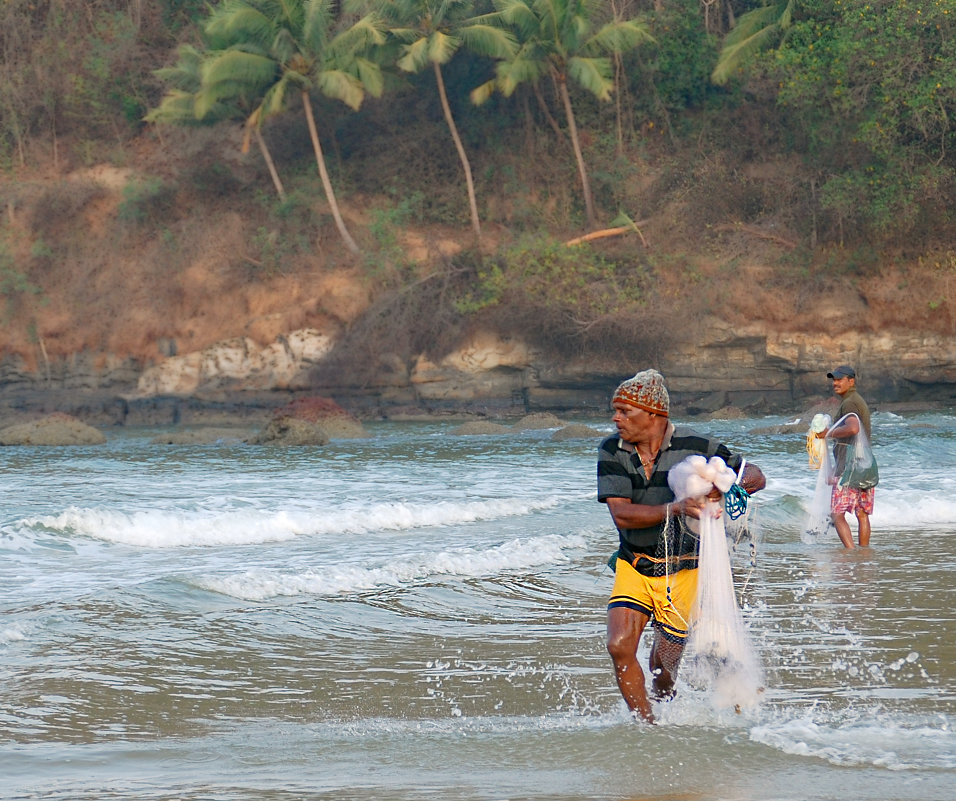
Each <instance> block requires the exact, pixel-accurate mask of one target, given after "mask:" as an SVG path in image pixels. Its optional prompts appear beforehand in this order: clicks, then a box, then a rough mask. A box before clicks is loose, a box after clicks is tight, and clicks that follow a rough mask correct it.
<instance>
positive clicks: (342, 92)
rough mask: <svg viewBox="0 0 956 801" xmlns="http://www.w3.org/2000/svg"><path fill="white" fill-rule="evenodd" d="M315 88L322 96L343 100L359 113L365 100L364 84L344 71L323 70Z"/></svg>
mask: <svg viewBox="0 0 956 801" xmlns="http://www.w3.org/2000/svg"><path fill="white" fill-rule="evenodd" d="M315 86H316V88H317V89H318V90H319V91H320V92H322V94H324V95H326V96H327V97H331V98H333V99H335V100H341V101H342V102H343V103H345V105H347V106H348V107H349V108H350V109H352V110H353V111H358V110H359V108H360V107H361V105H362V101H363V100H364V99H365V90H364V88H363V87H362V82H361V81H359V79H358V78H356V77H355V76H354V75H350V74H349V73H347V72H345V71H344V70H323V71H322V72H321V73H319V75H318V76H317V78H316V81H315Z"/></svg>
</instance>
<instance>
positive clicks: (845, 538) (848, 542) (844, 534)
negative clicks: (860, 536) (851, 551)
mask: <svg viewBox="0 0 956 801" xmlns="http://www.w3.org/2000/svg"><path fill="white" fill-rule="evenodd" d="M830 519H831V520H833V525H834V527H835V528H836V532H837V536H838V537H839V538H840V542H842V543H843V546H844V547H845V548H852V547H853V532H852V531H850V524H849V523H847V522H846V517H845V516H844V515H843V513H842V512H841V513H839V514H836V513H834V514H832V515H830Z"/></svg>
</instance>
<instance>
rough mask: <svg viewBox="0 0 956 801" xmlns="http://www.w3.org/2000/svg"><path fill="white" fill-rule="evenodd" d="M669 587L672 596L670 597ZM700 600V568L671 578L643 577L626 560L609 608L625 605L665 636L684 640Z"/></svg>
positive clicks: (620, 566) (616, 573) (617, 572)
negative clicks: (649, 620)
mask: <svg viewBox="0 0 956 801" xmlns="http://www.w3.org/2000/svg"><path fill="white" fill-rule="evenodd" d="M668 584H669V585H670V597H669V598H668V591H667V588H668ZM695 600H697V568H694V569H692V570H679V571H678V572H676V573H672V574H671V575H670V576H659V577H658V576H643V575H641V574H640V573H638V572H637V571H636V570H635V569H634V568H633V567H631V566H630V565H629V564H628V563H627V562H626V561H625V560H624V559H618V560H617V566H616V568H615V571H614V587H613V589H612V590H611V597H610V599H609V600H608V602H607V608H608V609H613V608H615V607H619V606H623V607H625V608H627V609H634V610H636V611H638V612H643V613H644V614H645V615H647V616H648V617H649V618H651V620H653V625H654V626H655V627H657V629H658V630H659V631H660V632H661V634H662V635H664V636H665V637H667V638H668V639H671V640H678V641H683V640H684V639H685V638H686V637H687V630H688V628H689V624H688V621H689V620H690V615H691V610H692V609H693V608H694V601H695Z"/></svg>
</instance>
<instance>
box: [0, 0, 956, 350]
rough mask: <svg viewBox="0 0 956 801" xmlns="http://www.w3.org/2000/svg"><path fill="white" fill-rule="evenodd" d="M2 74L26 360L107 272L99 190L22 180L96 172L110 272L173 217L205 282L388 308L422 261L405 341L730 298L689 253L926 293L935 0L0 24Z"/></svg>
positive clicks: (948, 36) (942, 76)
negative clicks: (419, 242)
mask: <svg viewBox="0 0 956 801" xmlns="http://www.w3.org/2000/svg"><path fill="white" fill-rule="evenodd" d="M386 12H388V13H386ZM283 15H286V16H283ZM549 21H551V22H554V25H550V26H549V24H546V23H548V22H549ZM738 21H742V24H746V25H747V26H749V27H747V28H746V30H745V29H744V28H737V27H736V24H737V22H738ZM321 26H325V27H324V28H323V27H321ZM735 29H736V34H735ZM549 32H550V33H549ZM741 32H744V33H746V34H747V36H746V37H744V36H742V35H741ZM728 36H729V37H730V38H728ZM735 36H736V38H735ZM549 37H551V38H549ZM730 45H733V47H734V50H733V51H732V52H731V51H730V50H729V49H728V48H729V46H730ZM0 52H2V59H0V195H2V197H0V199H2V200H3V203H4V206H5V207H6V208H7V209H8V214H7V215H6V217H5V218H4V221H3V223H2V225H0V293H2V295H3V298H4V299H5V311H4V314H5V315H6V319H7V320H17V321H18V323H19V324H20V326H21V328H23V330H25V331H29V336H30V337H32V338H33V339H34V340H36V339H37V338H41V340H42V336H43V331H42V330H41V329H42V328H43V324H42V318H43V314H42V308H43V303H44V302H45V301H44V299H45V297H48V296H50V295H51V293H52V292H53V291H54V288H55V285H56V284H57V283H64V282H69V281H71V280H72V281H73V282H74V284H75V287H74V288H75V291H76V292H77V293H79V294H82V293H83V292H85V291H87V287H88V286H89V285H90V284H89V281H88V280H85V278H88V276H90V275H94V274H98V271H101V270H102V269H103V268H104V267H105V265H106V261H104V258H105V257H103V255H102V253H101V252H100V251H102V250H103V244H102V242H100V243H99V244H98V245H97V248H98V251H97V252H96V253H94V252H93V250H92V249H90V250H86V249H84V248H85V247H86V244H85V243H84V233H85V231H86V227H85V226H84V224H83V222H82V220H83V219H84V214H88V213H90V212H91V210H92V209H94V208H97V207H98V204H101V203H102V201H103V198H102V194H103V189H102V187H101V186H99V185H97V184H96V183H95V182H90V181H85V182H84V181H81V180H72V181H71V182H65V181H60V182H59V183H56V182H52V183H51V182H50V181H49V180H46V179H48V178H49V177H50V176H51V175H52V176H74V177H75V176H76V175H77V174H78V173H79V172H80V171H82V170H83V169H91V168H94V167H96V166H97V165H104V164H105V165H111V166H112V167H114V168H117V169H128V170H130V171H131V175H132V176H133V177H132V178H131V179H130V181H129V182H128V183H127V184H126V186H125V188H124V189H123V196H122V200H121V202H120V203H119V205H118V206H117V207H116V209H115V213H114V215H113V217H112V218H111V220H110V221H109V231H108V232H107V234H106V236H108V237H109V238H110V239H109V248H108V249H115V250H116V251H120V250H124V249H125V251H126V252H128V250H129V249H130V248H133V249H136V250H137V251H138V252H139V253H140V254H141V256H142V258H143V259H147V258H154V259H155V260H156V261H155V266H154V267H153V268H151V269H152V270H154V271H155V272H156V273H159V272H160V271H161V270H166V271H169V270H173V271H175V270H176V269H179V268H184V267H185V266H186V265H188V264H189V263H190V259H193V258H195V257H196V254H197V253H199V252H200V251H201V250H202V247H203V243H204V242H206V241H208V239H209V231H208V230H206V231H205V232H204V231H203V228H202V226H201V225H200V221H197V220H196V219H195V214H196V212H197V210H201V211H202V215H203V216H204V217H205V219H206V221H207V225H209V226H211V225H216V226H218V229H219V230H224V229H225V228H228V226H226V225H225V224H224V223H223V222H222V221H223V220H228V219H232V217H230V216H229V215H239V217H240V218H241V219H242V220H243V221H244V222H243V225H242V226H241V228H242V232H241V234H237V235H236V236H237V237H239V239H238V240H237V241H240V242H241V244H240V246H239V247H236V248H232V254H233V255H232V257H231V258H232V261H231V262H230V263H231V268H230V269H234V271H235V272H234V274H233V275H232V277H231V279H230V280H241V281H245V282H256V281H268V280H271V279H273V278H275V277H276V276H288V275H290V274H293V273H296V272H300V273H301V272H302V271H303V270H309V269H312V268H314V266H315V264H316V260H317V259H318V261H319V262H320V263H321V265H323V266H324V267H325V268H328V269H331V268H335V267H341V266H343V265H352V266H355V265H358V268H359V269H360V270H361V271H362V272H363V274H364V275H365V276H366V278H367V279H368V280H369V281H370V282H371V284H372V285H373V286H374V287H375V291H374V292H373V293H372V294H373V295H375V293H376V292H377V293H383V292H390V293H392V295H391V296H390V297H391V300H390V301H387V302H386V301H383V302H385V308H387V307H388V303H393V304H394V303H402V304H406V306H407V297H408V296H407V289H408V287H413V286H416V285H418V283H417V282H422V281H426V280H431V279H430V278H429V276H428V275H427V274H426V275H424V277H423V271H424V273H428V271H429V270H431V269H433V268H434V265H435V264H438V265H439V266H440V267H441V269H443V270H444V275H443V277H442V279H441V281H440V282H437V283H435V282H432V283H431V284H430V286H436V287H437V286H439V285H440V286H441V291H440V292H437V294H436V295H435V296H432V295H431V294H428V293H426V296H427V297H429V298H431V301H433V302H436V303H440V304H441V308H440V310H439V311H435V310H432V312H430V313H428V314H425V315H423V313H422V310H421V309H419V308H418V307H416V306H414V305H413V306H412V307H410V308H406V306H403V308H406V312H405V316H404V318H403V319H406V321H407V320H417V321H419V323H420V324H421V325H423V326H424V327H423V329H422V331H421V332H420V333H419V335H417V336H416V335H414V334H411V335H407V336H408V337H409V341H410V343H412V344H414V342H419V341H420V340H423V339H424V340H428V341H431V342H435V341H436V340H437V339H441V340H442V341H445V340H447V339H448V337H449V336H450V334H449V332H450V331H460V330H461V329H462V326H463V325H464V324H463V323H462V322H461V319H462V317H465V318H478V317H481V316H483V315H484V316H486V317H487V316H488V315H494V314H498V315H499V316H500V317H502V318H504V317H507V315H505V314H503V312H502V309H504V308H507V309H510V310H511V311H512V312H513V311H515V310H518V309H521V310H525V311H526V310H527V309H529V308H535V309H538V310H539V311H540V313H541V314H547V315H548V319H550V320H552V322H555V324H557V321H562V322H561V324H560V326H558V329H559V330H560V331H562V332H563V333H562V336H563V337H564V338H565V339H566V340H567V341H572V340H574V339H575V337H577V338H578V340H579V341H582V342H583V341H587V338H588V337H592V338H593V337H594V336H595V332H596V331H600V330H603V329H602V326H606V325H607V324H608V321H609V320H610V319H612V317H613V320H615V321H619V320H620V319H621V315H624V316H625V317H626V318H627V319H633V320H638V319H639V318H641V315H644V318H645V319H650V317H649V315H651V311H650V309H649V308H648V298H649V296H650V293H649V291H648V288H649V287H650V286H651V282H653V281H655V280H657V279H659V278H660V277H661V276H662V275H670V276H671V278H673V277H674V275H675V274H677V275H679V277H680V280H681V282H682V283H683V284H684V285H687V284H691V285H693V284H695V283H696V284H697V285H700V284H701V283H703V282H706V281H710V280H719V281H722V282H725V283H727V282H728V281H730V282H732V280H733V279H732V275H733V270H732V268H730V269H731V271H730V272H729V273H728V272H726V270H724V272H721V270H722V269H724V268H721V269H718V270H717V274H718V276H722V277H718V278H717V279H714V277H713V272H714V271H713V270H708V269H707V267H706V265H705V264H704V263H703V261H702V256H701V254H702V253H705V254H706V253H707V251H708V250H711V251H713V252H716V250H717V249H718V246H721V247H723V251H722V253H723V255H722V256H721V258H723V259H725V261H727V263H731V264H732V263H733V261H734V259H735V258H741V254H739V253H738V254H737V255H735V254H734V253H733V252H730V254H729V255H727V248H726V247H725V246H726V244H727V240H728V237H733V236H735V235H739V236H745V237H749V240H748V241H750V242H752V243H753V242H757V243H760V244H761V245H766V246H767V247H768V248H770V249H771V250H770V251H768V253H769V255H766V254H765V255H764V256H763V258H764V259H765V260H769V261H770V263H771V267H772V273H773V276H774V280H776V281H778V282H779V283H781V284H783V285H786V284H788V282H789V283H792V284H794V285H797V284H800V283H801V282H803V283H806V282H807V281H808V280H810V281H811V283H812V282H814V281H815V282H820V281H823V280H826V281H831V282H832V281H833V280H842V279H843V278H847V277H849V278H853V279H854V280H855V279H857V278H864V279H865V278H866V277H867V276H868V275H872V274H874V273H875V272H877V271H878V270H880V269H881V268H882V267H883V266H885V264H886V263H887V260H888V259H889V260H896V261H898V262H900V263H903V262H907V263H923V262H925V263H932V264H935V265H936V268H937V269H938V270H939V271H942V272H945V273H946V274H947V275H949V273H951V272H952V270H953V264H954V256H953V253H952V251H951V249H950V246H949V245H948V244H947V243H949V242H951V240H952V234H953V232H954V219H953V209H954V208H956V0H869V2H866V1H865V0H788V2H783V3H777V4H774V3H772V2H768V3H766V4H764V3H761V2H754V0H608V2H593V1H592V0H473V1H472V0H441V1H440V0H401V2H397V0H396V2H378V1H377V0H347V1H344V2H330V0H286V2H282V3H280V2H277V0H218V2H213V3H211V4H207V3H206V2H203V1H202V0H156V2H144V0H4V2H3V4H2V5H0ZM728 54H730V55H732V56H733V58H728ZM718 64H720V65H721V68H720V69H718V70H717V72H716V73H715V68H717V66H718ZM721 70H723V72H721ZM717 75H720V76H721V77H720V80H719V81H718V80H717V78H716V77H715V76H717ZM478 101H480V102H478ZM303 110H304V111H305V114H303ZM313 112H314V115H313ZM252 141H255V142H257V149H255V151H252V150H250V143H251V142H252ZM247 150H249V153H248V154H247V155H241V153H245V152H246V151H247ZM144 154H145V155H144ZM320 178H321V180H320ZM333 187H334V188H333ZM336 199H338V202H341V204H342V206H343V210H342V213H341V214H340V213H339V212H338V208H337V206H338V202H337V200H336ZM24 218H26V221H27V222H26V224H24V222H23V220H24ZM71 220H73V221H74V222H72V223H71ZM411 229H420V230H427V231H430V232H431V234H429V235H428V237H430V239H429V242H426V246H425V250H426V251H428V252H429V254H430V255H429V256H428V258H427V259H425V260H424V261H427V262H428V263H429V264H430V265H432V266H431V267H428V268H427V269H426V268H425V267H424V266H423V264H424V261H423V257H421V256H418V257H416V256H412V255H410V253H409V249H408V247H407V242H406V241H405V239H404V238H403V234H404V233H405V232H407V231H409V230H411ZM595 231H606V232H609V231H618V232H619V233H618V234H615V235H614V236H613V237H611V236H609V237H608V238H607V239H606V240H602V239H598V238H593V239H592V240H591V242H590V243H588V242H585V243H584V244H582V245H580V246H577V247H576V249H575V250H574V251H573V253H574V254H575V255H574V256H573V257H568V256H567V254H566V253H562V252H561V248H562V247H563V246H562V245H560V244H559V243H562V242H564V241H566V240H569V239H571V238H572V237H575V236H581V235H585V234H588V233H593V232H595ZM337 232H338V233H337ZM436 232H440V233H436ZM217 235H218V234H217ZM222 236H225V234H222ZM353 237H354V239H353ZM428 237H426V238H428ZM343 239H344V245H345V247H344V249H343V247H342V245H343V242H342V240H343ZM441 239H452V240H455V241H457V242H459V243H464V249H463V250H462V249H461V248H459V249H457V250H455V251H454V252H452V251H450V250H449V249H447V248H444V249H443V248H442V247H441V246H440V241H439V240H441ZM474 240H477V243H475V241H474ZM649 240H650V242H649ZM529 243H531V244H529ZM651 245H653V247H651ZM730 250H731V251H733V247H731V248H730ZM150 254H152V255H150ZM704 260H705V261H706V259H704ZM160 264H161V265H162V267H160V266H159V265H160ZM71 265H72V266H71ZM63 270H72V271H73V273H74V275H72V277H69V276H64V275H63V274H62V271H63ZM821 270H823V271H825V274H826V276H827V277H826V279H823V278H820V277H819V276H820V274H821V273H820V271H821ZM74 284H71V286H74ZM144 291H145V290H144ZM163 291H168V292H170V293H173V292H174V290H172V289H164V290H163ZM176 291H183V290H181V289H180V290H176ZM403 293H405V294H403ZM715 297H716V296H715ZM401 298H405V300H400V299H401ZM714 302H717V301H716V300H715V301H714ZM77 303H78V304H80V305H82V301H81V300H79V299H78V300H77ZM951 303H952V301H951V300H949V301H947V299H946V298H942V297H934V298H930V299H929V300H928V301H926V303H925V304H924V305H925V306H926V308H920V309H918V310H917V311H918V312H919V313H922V314H929V315H930V316H932V315H938V316H939V315H942V318H941V319H942V321H941V323H940V326H939V327H941V330H948V329H949V328H950V327H951V326H952V319H953V311H952V309H951V308H949V305H948V304H951ZM744 305H745V304H744ZM611 309H613V310H614V312H613V315H612V316H609V310H611ZM658 311H659V310H658ZM49 316H52V315H49ZM519 316H520V315H519ZM425 317H427V318H428V320H426V319H425ZM510 319H511V320H512V321H513V320H514V319H516V316H515V315H514V314H512V315H511V317H510ZM539 319H540V318H539ZM438 321H444V324H443V326H442V333H439V332H437V331H436V330H434V329H435V327H436V326H437V325H438ZM51 325H52V324H51ZM372 327H373V328H374V326H372ZM528 327H529V328H530V329H531V330H533V329H534V328H535V324H534V323H533V322H531V321H529V322H528ZM643 330H644V329H643V328H642V327H641V326H640V325H637V324H635V326H634V332H635V333H634V337H635V339H639V338H640V333H641V332H642V331H643ZM175 333H176V332H175V331H173V330H169V331H161V330H158V329H157V330H155V331H152V332H151V333H150V336H153V337H154V339H155V338H156V337H161V336H166V335H169V336H173V335H174V334H175ZM379 335H387V334H382V333H381V331H380V332H379ZM48 336H52V334H48ZM144 336H145V335H144ZM99 344H101V345H104V346H105V345H106V343H99ZM412 344H410V345H409V347H412ZM8 345H9V343H8Z"/></svg>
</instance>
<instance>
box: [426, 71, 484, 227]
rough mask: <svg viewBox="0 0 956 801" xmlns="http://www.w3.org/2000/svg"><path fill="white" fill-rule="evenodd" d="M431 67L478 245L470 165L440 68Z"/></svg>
mask: <svg viewBox="0 0 956 801" xmlns="http://www.w3.org/2000/svg"><path fill="white" fill-rule="evenodd" d="M432 66H433V67H434V68H435V81H436V82H437V83H438V96H439V97H440V98H441V107H442V111H444V112H445V122H447V123H448V130H450V131H451V138H452V139H454V140H455V147H456V148H458V158H459V159H461V166H462V168H463V169H464V171H465V184H466V185H467V187H468V205H469V206H470V207H471V227H472V228H473V229H474V231H475V241H476V242H478V243H480V242H481V221H480V220H479V219H478V201H477V200H476V199H475V182H474V181H473V180H472V177H471V164H469V163H468V156H467V155H466V154H465V146H464V145H463V144H462V143H461V137H460V136H459V135H458V128H457V126H456V125H455V118H454V117H452V115H451V106H449V105H448V95H446V94H445V81H444V80H443V79H442V75H441V67H440V66H439V64H438V62H437V61H433V62H432Z"/></svg>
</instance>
